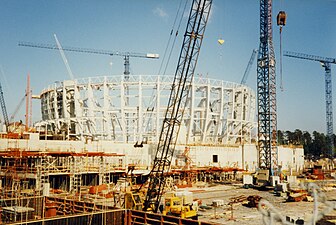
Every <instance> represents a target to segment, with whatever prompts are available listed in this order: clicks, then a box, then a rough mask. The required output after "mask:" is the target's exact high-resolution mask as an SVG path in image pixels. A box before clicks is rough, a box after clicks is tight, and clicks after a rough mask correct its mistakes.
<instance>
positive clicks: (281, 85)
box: [280, 26, 284, 91]
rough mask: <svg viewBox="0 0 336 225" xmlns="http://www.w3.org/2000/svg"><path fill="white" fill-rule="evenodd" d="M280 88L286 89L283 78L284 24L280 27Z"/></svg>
mask: <svg viewBox="0 0 336 225" xmlns="http://www.w3.org/2000/svg"><path fill="white" fill-rule="evenodd" d="M280 90H281V91H284V87H283V79H282V26H281V27H280Z"/></svg>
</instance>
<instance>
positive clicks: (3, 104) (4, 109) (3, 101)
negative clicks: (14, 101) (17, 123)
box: [0, 82, 9, 131]
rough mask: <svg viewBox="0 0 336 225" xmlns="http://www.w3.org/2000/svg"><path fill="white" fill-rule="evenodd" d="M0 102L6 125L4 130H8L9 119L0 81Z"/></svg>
mask: <svg viewBox="0 0 336 225" xmlns="http://www.w3.org/2000/svg"><path fill="white" fill-rule="evenodd" d="M0 104H1V110H2V115H3V119H4V122H5V126H6V131H8V126H9V119H8V114H7V108H6V102H5V97H4V94H3V91H2V85H1V82H0Z"/></svg>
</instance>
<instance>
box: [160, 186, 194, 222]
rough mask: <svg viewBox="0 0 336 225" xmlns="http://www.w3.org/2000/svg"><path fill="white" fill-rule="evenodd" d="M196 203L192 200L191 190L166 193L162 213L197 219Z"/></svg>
mask: <svg viewBox="0 0 336 225" xmlns="http://www.w3.org/2000/svg"><path fill="white" fill-rule="evenodd" d="M197 211H198V205H197V202H193V199H192V193H191V192H173V193H167V194H166V195H165V197H164V208H163V211H162V214H163V215H173V216H178V217H181V218H186V219H196V220H197Z"/></svg>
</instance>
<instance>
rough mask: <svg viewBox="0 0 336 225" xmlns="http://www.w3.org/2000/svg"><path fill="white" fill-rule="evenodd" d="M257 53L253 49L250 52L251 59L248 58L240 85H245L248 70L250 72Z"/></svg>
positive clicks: (256, 50)
mask: <svg viewBox="0 0 336 225" xmlns="http://www.w3.org/2000/svg"><path fill="white" fill-rule="evenodd" d="M257 52H258V49H253V51H252V54H251V57H250V60H249V62H248V64H247V66H246V69H245V72H244V76H243V78H242V80H241V82H240V84H246V80H247V77H248V75H249V73H250V70H251V67H252V64H253V61H254V59H255V57H256V55H257Z"/></svg>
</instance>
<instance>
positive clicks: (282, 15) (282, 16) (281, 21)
mask: <svg viewBox="0 0 336 225" xmlns="http://www.w3.org/2000/svg"><path fill="white" fill-rule="evenodd" d="M286 19H287V15H286V12H285V11H280V12H279V13H278V15H277V25H278V26H279V27H280V90H281V91H284V88H283V82H282V27H283V26H285V25H286Z"/></svg>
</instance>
